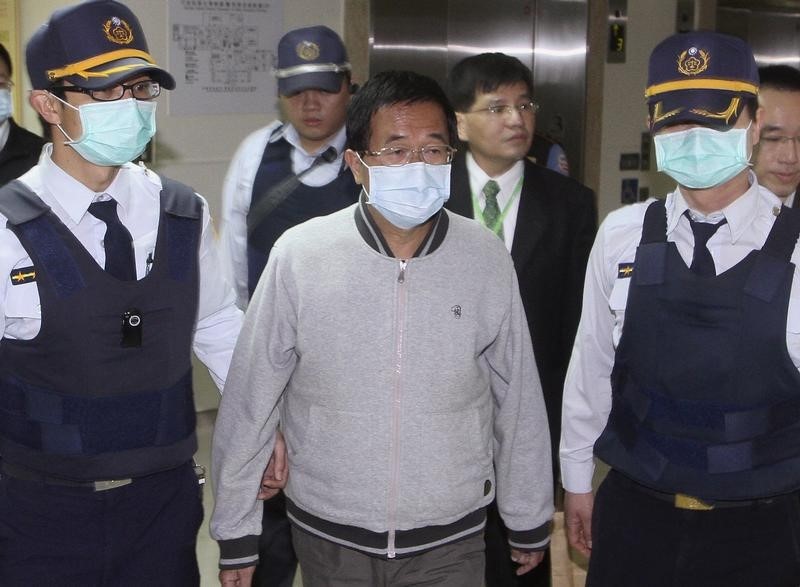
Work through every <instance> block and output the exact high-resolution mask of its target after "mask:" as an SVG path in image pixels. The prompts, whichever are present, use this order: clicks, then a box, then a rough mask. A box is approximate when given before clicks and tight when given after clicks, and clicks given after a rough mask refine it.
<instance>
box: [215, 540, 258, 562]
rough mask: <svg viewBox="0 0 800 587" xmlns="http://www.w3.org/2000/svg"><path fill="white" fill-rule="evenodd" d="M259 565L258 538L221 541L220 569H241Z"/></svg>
mask: <svg viewBox="0 0 800 587" xmlns="http://www.w3.org/2000/svg"><path fill="white" fill-rule="evenodd" d="M257 564H258V536H254V535H248V536H242V537H241V538H233V539H231V540H220V541H219V568H220V569H221V570H226V569H241V568H244V567H253V566H255V565H257Z"/></svg>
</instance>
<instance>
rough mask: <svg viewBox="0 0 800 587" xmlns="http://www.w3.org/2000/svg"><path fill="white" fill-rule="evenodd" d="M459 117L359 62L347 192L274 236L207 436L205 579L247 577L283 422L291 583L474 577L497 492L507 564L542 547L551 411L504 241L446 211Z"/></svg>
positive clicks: (478, 575)
mask: <svg viewBox="0 0 800 587" xmlns="http://www.w3.org/2000/svg"><path fill="white" fill-rule="evenodd" d="M454 139H455V116H454V113H453V111H452V108H451V107H450V106H449V104H448V102H447V99H446V98H445V96H444V94H443V92H442V90H441V89H440V88H439V86H438V85H437V84H436V82H434V81H433V80H431V79H429V78H426V77H424V76H420V75H418V74H414V73H409V72H386V73H383V74H379V75H377V76H375V77H373V78H372V79H371V80H370V81H369V82H368V83H367V84H366V85H365V86H364V87H363V88H362V89H361V91H360V92H359V93H358V94H357V95H356V96H355V97H354V99H353V101H352V103H351V106H350V108H349V110H348V119H347V144H348V147H349V148H348V150H347V152H346V154H345V158H346V160H347V163H348V165H349V166H350V168H351V170H352V171H353V175H354V177H355V179H356V182H358V183H359V184H361V185H362V186H363V188H364V190H363V192H362V196H361V201H360V202H359V203H358V204H355V205H353V206H351V207H349V208H345V209H344V210H342V211H340V212H337V213H334V214H331V215H330V216H326V217H320V218H316V219H313V220H310V221H308V222H306V223H304V224H302V225H299V226H297V227H295V228H292V229H290V230H288V231H287V232H285V233H284V235H283V236H282V237H281V238H280V239H279V240H278V242H277V243H276V244H275V247H274V249H273V251H272V253H271V254H270V258H269V261H268V264H267V267H266V269H265V271H264V274H263V277H262V279H261V281H260V283H259V285H258V287H257V289H256V291H255V293H254V296H253V298H252V300H251V303H250V306H249V308H248V312H247V316H246V319H245V326H244V328H243V330H242V335H241V337H240V339H239V342H238V344H237V348H236V351H235V353H234V359H233V363H232V365H231V369H230V373H229V378H228V382H227V386H226V388H225V394H224V396H223V399H222V404H221V406H220V411H219V415H218V419H217V427H216V431H215V435H214V447H213V467H214V479H216V480H217V484H216V488H215V489H216V507H215V511H214V515H213V518H212V534H213V536H214V538H215V539H217V540H218V541H219V543H220V549H221V562H220V567H221V569H222V572H221V573H220V580H221V582H222V583H223V585H225V584H236V585H249V584H250V579H251V577H252V571H253V569H254V565H255V564H256V562H257V558H258V555H257V545H258V536H257V535H258V533H259V532H260V531H261V523H260V520H261V513H260V508H261V503H260V502H259V501H258V500H257V499H256V494H257V492H258V485H259V480H260V478H261V471H260V470H259V467H258V463H262V468H263V462H264V461H265V460H266V457H267V455H268V454H269V452H270V451H271V450H272V445H273V439H274V436H275V431H276V428H277V424H278V421H279V420H280V422H281V426H282V428H283V431H284V434H285V436H286V443H287V448H288V458H289V461H290V469H291V475H290V477H289V482H288V485H287V488H286V494H287V509H288V513H289V518H290V520H291V522H292V535H293V541H294V545H295V549H296V551H297V555H298V559H299V560H300V566H301V569H302V573H303V581H304V584H305V585H306V586H307V587H308V586H317V585H334V584H335V585H345V584H346V585H364V586H367V585H378V584H385V585H393V584H400V583H403V584H409V583H416V582H419V581H421V580H422V578H423V577H428V578H430V577H431V576H434V575H436V576H441V577H445V578H446V579H445V581H444V582H442V583H440V584H441V585H447V586H454V587H455V586H459V587H462V586H470V585H475V586H480V585H481V582H482V578H483V567H484V558H483V557H484V555H483V549H484V546H483V527H484V524H485V519H486V514H485V508H486V506H487V505H488V504H489V503H490V502H491V501H492V499H493V497H494V496H495V495H496V496H497V502H498V507H499V510H500V513H501V515H502V517H503V519H504V521H505V524H506V526H507V527H508V528H509V540H510V542H511V546H512V558H513V559H514V560H515V561H517V562H518V563H519V565H520V567H519V569H518V572H520V573H524V572H527V571H529V570H530V569H532V568H533V567H534V566H536V564H538V562H539V561H540V560H541V557H542V551H543V550H544V549H545V548H546V547H547V545H548V542H549V523H550V518H551V515H552V511H553V507H552V478H551V475H552V474H551V465H550V446H549V434H548V428H547V417H546V414H545V410H544V403H543V400H542V391H541V385H540V383H539V376H538V373H537V371H536V363H535V361H534V357H533V351H532V349H531V343H530V337H529V334H528V329H527V325H526V320H525V313H524V310H523V308H522V303H521V301H520V296H519V288H518V285H517V280H516V275H515V272H514V267H513V264H512V261H511V257H510V256H509V255H508V252H507V251H506V249H505V247H504V246H503V244H502V242H500V241H499V239H497V238H496V237H494V235H493V234H492V233H491V232H490V231H488V230H486V229H485V228H484V227H482V226H481V225H479V224H478V223H476V222H474V221H473V220H470V219H466V218H462V217H459V216H455V215H451V214H449V213H448V212H446V211H443V210H442V205H443V203H444V201H445V200H447V198H448V197H449V181H450V162H451V160H452V156H453V153H454V149H453V148H452V147H451V146H450V145H451V144H452V143H453V141H454Z"/></svg>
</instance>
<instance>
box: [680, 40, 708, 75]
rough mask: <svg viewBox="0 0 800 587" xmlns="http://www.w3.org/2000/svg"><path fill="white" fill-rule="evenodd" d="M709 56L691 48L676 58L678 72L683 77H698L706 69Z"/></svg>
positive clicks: (704, 52)
mask: <svg viewBox="0 0 800 587" xmlns="http://www.w3.org/2000/svg"><path fill="white" fill-rule="evenodd" d="M710 60H711V56H710V55H709V54H708V53H707V52H706V51H703V50H702V49H698V48H697V47H692V48H691V49H688V50H686V51H684V52H683V53H681V54H680V57H678V71H679V72H681V73H682V74H683V75H699V74H701V73H703V72H704V71H705V70H706V69H708V62H709V61H710Z"/></svg>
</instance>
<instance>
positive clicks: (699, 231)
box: [686, 210, 727, 277]
mask: <svg viewBox="0 0 800 587" xmlns="http://www.w3.org/2000/svg"><path fill="white" fill-rule="evenodd" d="M686 217H687V218H688V219H689V224H690V225H691V226H692V234H693V235H694V253H693V256H692V265H691V267H689V268H690V269H691V270H692V271H694V272H695V273H697V274H698V275H703V276H706V277H709V276H714V275H716V274H717V271H716V269H715V268H714V259H713V258H712V257H711V252H710V251H709V250H708V247H707V246H706V245H707V244H708V239H710V238H711V237H712V236H713V235H714V233H715V232H717V230H718V229H719V227H720V226H722V225H723V224H725V223H726V222H727V220H726V219H724V218H723V219H722V220H720V221H719V222H717V223H716V224H710V223H708V222H696V221H694V220H692V217H691V216H690V215H689V211H688V210H687V211H686Z"/></svg>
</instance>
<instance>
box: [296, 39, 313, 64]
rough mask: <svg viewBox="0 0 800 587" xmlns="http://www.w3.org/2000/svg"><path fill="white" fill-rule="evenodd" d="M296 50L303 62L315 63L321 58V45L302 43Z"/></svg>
mask: <svg viewBox="0 0 800 587" xmlns="http://www.w3.org/2000/svg"><path fill="white" fill-rule="evenodd" d="M294 50H295V52H296V53H297V56H298V57H299V58H300V59H302V60H303V61H314V59H317V58H318V57H319V45H317V44H316V43H312V42H311V41H301V42H300V43H298V44H297V47H295V48H294Z"/></svg>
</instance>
